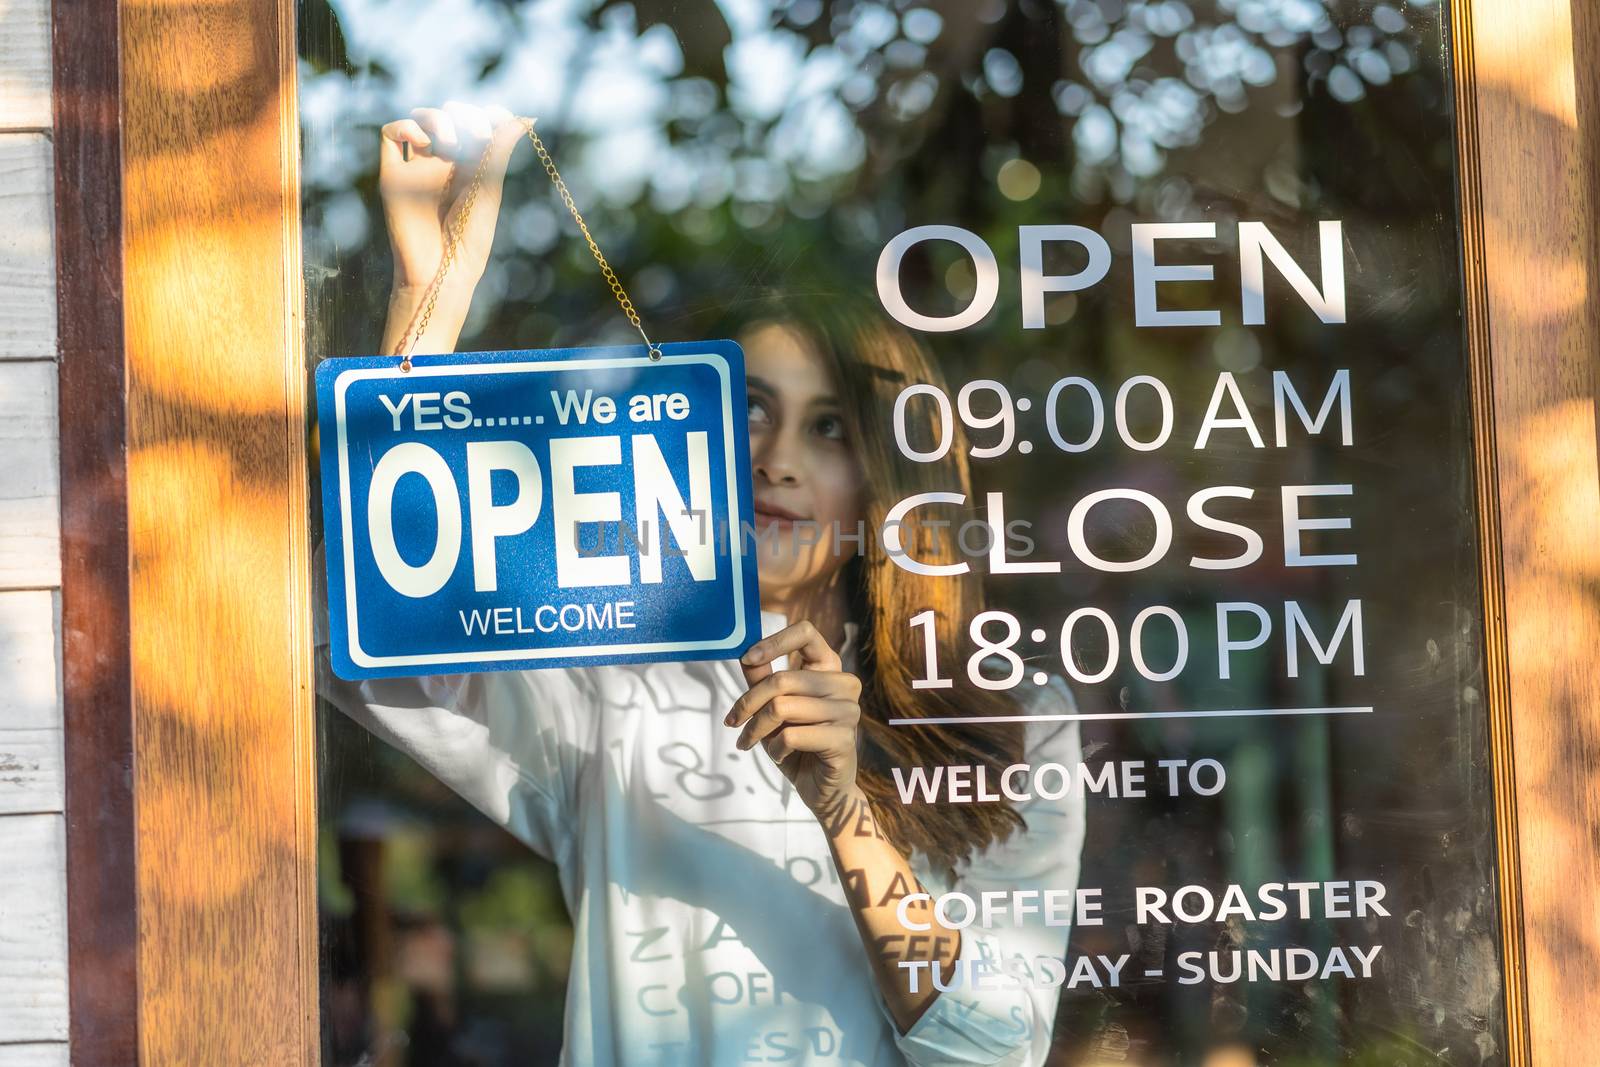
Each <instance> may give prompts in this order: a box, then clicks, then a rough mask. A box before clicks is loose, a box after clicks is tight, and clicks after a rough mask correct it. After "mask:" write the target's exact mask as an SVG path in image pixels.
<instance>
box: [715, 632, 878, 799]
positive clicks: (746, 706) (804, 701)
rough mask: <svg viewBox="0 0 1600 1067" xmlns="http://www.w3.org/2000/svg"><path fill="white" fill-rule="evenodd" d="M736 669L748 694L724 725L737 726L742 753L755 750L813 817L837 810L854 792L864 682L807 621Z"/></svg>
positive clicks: (759, 647)
mask: <svg viewBox="0 0 1600 1067" xmlns="http://www.w3.org/2000/svg"><path fill="white" fill-rule="evenodd" d="M784 657H788V661H787V667H786V669H784V670H774V669H773V665H774V663H775V661H777V660H779V659H783V658H784ZM739 665H740V667H741V668H743V670H744V676H745V681H746V682H748V683H749V685H750V688H749V690H748V691H746V692H745V694H744V695H743V696H741V697H740V698H739V699H738V700H736V701H735V702H734V705H733V708H732V710H730V711H729V712H728V716H727V718H726V719H725V720H724V723H725V724H726V725H728V726H730V727H741V730H740V734H739V742H738V744H739V748H741V749H744V750H749V749H751V748H754V747H755V746H756V745H757V744H760V745H761V746H762V748H764V749H766V752H767V755H768V756H770V757H771V758H772V761H773V762H774V763H776V764H777V765H778V766H779V767H780V768H781V769H782V770H783V773H784V775H785V776H786V777H787V778H788V779H789V781H790V782H791V783H792V784H793V785H794V787H795V791H796V792H797V793H799V794H800V799H801V800H803V801H804V802H805V804H806V806H807V807H808V808H810V809H811V811H812V812H813V813H815V814H819V815H820V814H823V813H826V812H829V811H832V810H835V809H836V808H837V807H838V806H839V805H840V804H841V803H843V802H844V801H845V800H846V799H848V798H849V796H850V794H851V792H852V791H853V790H854V789H855V783H856V728H857V725H858V724H859V722H860V721H861V705H860V699H861V680H860V679H859V678H857V677H856V676H855V675H854V674H850V673H849V672H847V671H845V670H843V669H842V665H841V664H840V662H839V656H838V654H837V653H835V652H834V650H833V649H832V648H831V647H830V646H829V645H828V642H827V641H826V640H824V639H823V637H822V634H821V633H819V632H818V631H817V628H816V627H815V626H813V625H812V624H811V623H809V622H798V623H795V624H794V625H793V626H789V627H787V628H785V629H783V630H780V631H779V632H778V633H775V634H773V635H772V636H771V637H768V638H765V639H764V640H762V641H759V642H757V643H756V644H755V645H752V646H751V647H750V650H749V651H748V652H746V653H745V654H744V656H743V658H742V659H740V661H739Z"/></svg>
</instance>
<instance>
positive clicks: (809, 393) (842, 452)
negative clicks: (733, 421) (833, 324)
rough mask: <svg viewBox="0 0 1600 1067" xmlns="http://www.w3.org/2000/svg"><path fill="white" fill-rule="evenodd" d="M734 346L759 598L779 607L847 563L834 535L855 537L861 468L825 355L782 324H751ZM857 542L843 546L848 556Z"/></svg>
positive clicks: (860, 514)
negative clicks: (745, 385) (739, 354)
mask: <svg viewBox="0 0 1600 1067" xmlns="http://www.w3.org/2000/svg"><path fill="white" fill-rule="evenodd" d="M739 341H740V344H741V346H742V347H743V348H744V353H745V370H746V376H747V378H748V380H749V385H750V459H751V474H752V476H753V478H754V480H755V525H756V536H755V538H754V541H755V550H756V560H757V566H758V568H759V571H760V575H761V597H762V601H763V603H764V605H765V606H768V607H782V606H784V605H786V604H788V603H791V602H792V601H793V600H794V599H795V597H796V596H797V595H798V594H802V593H804V592H806V591H809V590H812V589H815V588H817V587H819V586H820V585H822V584H823V583H825V582H826V581H827V580H828V579H830V578H832V577H833V576H834V575H835V574H837V573H838V571H839V569H840V568H841V567H843V566H844V563H845V552H844V551H842V550H840V549H839V548H838V547H837V546H838V542H837V541H836V540H835V536H836V532H839V533H843V534H845V535H847V536H851V537H853V536H854V535H855V534H856V532H857V531H856V523H857V522H858V521H860V520H861V519H862V518H863V516H864V514H865V511H864V509H863V507H862V477H861V468H860V466H859V465H858V463H857V462H856V458H855V455H854V454H853V452H852V451H851V449H852V447H853V446H852V442H851V441H850V440H849V438H848V436H847V433H846V430H845V423H844V414H843V412H842V410H841V408H840V404H839V399H838V384H837V383H836V382H835V381H834V378H833V374H832V372H831V371H830V369H829V367H828V364H827V362H826V360H825V359H824V358H823V356H822V354H821V353H819V352H818V351H816V349H815V348H814V347H813V346H812V345H811V343H810V342H808V341H807V340H806V339H805V337H804V336H803V335H802V334H800V333H799V332H797V331H795V330H794V329H792V328H790V327H788V326H784V325H781V324H767V325H763V326H758V327H756V328H755V329H753V330H751V331H750V332H748V333H746V334H745V335H744V336H742V337H741V338H740V339H739ZM857 544H859V542H854V541H847V542H846V545H847V546H848V547H849V550H850V551H851V552H852V553H853V552H854V551H855V546H856V545H857Z"/></svg>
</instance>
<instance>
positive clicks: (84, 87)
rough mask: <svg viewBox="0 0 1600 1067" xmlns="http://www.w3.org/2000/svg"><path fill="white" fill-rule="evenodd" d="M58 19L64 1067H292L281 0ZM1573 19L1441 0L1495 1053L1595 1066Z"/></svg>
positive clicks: (1591, 723) (310, 1051) (1592, 35)
mask: <svg viewBox="0 0 1600 1067" xmlns="http://www.w3.org/2000/svg"><path fill="white" fill-rule="evenodd" d="M53 2H54V49H53V51H54V65H55V72H56V73H55V120H54V145H55V154H56V242H57V243H56V248H57V261H58V263H57V283H58V304H59V321H60V324H61V326H60V346H61V352H60V355H61V468H62V471H61V474H62V478H61V499H62V556H63V566H62V644H63V652H62V655H63V662H64V683H63V684H64V700H65V726H66V767H67V786H66V788H67V822H68V832H67V868H68V869H67V875H68V923H69V952H70V964H71V969H70V976H69V983H70V990H71V1013H72V1016H71V1018H72V1022H71V1038H72V1050H73V1053H72V1054H73V1061H74V1062H75V1063H78V1064H83V1065H85V1067H88V1065H95V1067H99V1065H101V1064H110V1063H118V1064H120V1063H134V1062H138V1063H148V1064H166V1063H191V1062H192V1063H238V1064H256V1063H270V1064H273V1065H280V1064H301V1065H306V1067H310V1065H313V1064H315V1063H316V1062H317V1059H318V1053H319V1047H320V1039H319V1032H318V1016H317V1006H318V997H317V993H318V989H317V927H316V893H315V887H316V881H315V856H316V837H315V833H316V819H315V775H314V762H313V760H314V745H313V738H314V730H313V728H312V699H311V685H310V678H311V662H310V655H311V653H310V644H311V643H310V636H309V635H310V627H309V614H308V613H309V604H308V596H307V590H308V589H309V581H308V573H307V571H308V566H309V558H308V554H307V551H306V547H307V536H308V531H307V529H306V523H307V506H306V505H307V497H306V406H305V405H306V397H305V381H306V376H305V366H304V354H303V350H302V309H303V306H304V301H303V294H302V287H301V278H300V260H299V255H300V215H299V196H298V123H297V115H296V103H295V90H296V64H295V58H296V57H295V36H294V16H295V10H294V3H293V0H208V2H207V4H206V5H205V6H204V8H203V10H202V9H201V8H199V7H197V6H185V5H183V4H178V3H172V2H170V0H53ZM1584 3H1585V0H1451V4H1450V7H1451V13H1452V27H1453V35H1452V50H1453V52H1454V56H1455V63H1456V67H1455V70H1456V83H1455V99H1456V105H1457V124H1458V134H1459V136H1458V148H1459V160H1460V191H1461V204H1462V220H1461V221H1462V233H1463V242H1464V251H1465V281H1464V308H1465V316H1466V322H1467V335H1468V350H1469V356H1470V364H1471V372H1472V383H1473V414H1474V423H1475V425H1476V428H1477V434H1476V441H1475V447H1476V457H1475V458H1476V473H1477V485H1478V494H1479V503H1480V507H1479V512H1480V514H1479V521H1480V532H1481V534H1482V538H1483V544H1484V546H1485V547H1484V552H1483V569H1482V573H1483V578H1484V591H1485V592H1484V596H1485V604H1484V608H1485V626H1486V631H1487V632H1486V638H1487V640H1486V645H1485V649H1484V657H1485V662H1486V668H1487V677H1488V692H1487V693H1486V694H1484V698H1485V699H1486V700H1487V701H1488V706H1489V709H1490V725H1491V750H1492V753H1493V762H1494V787H1495V810H1496V832H1497V842H1498V851H1499V862H1500V868H1499V869H1500V874H1501V877H1500V880H1499V893H1500V901H1501V906H1502V912H1503V918H1504V921H1503V930H1504V952H1505V960H1506V966H1505V975H1506V981H1505V985H1504V995H1505V1003H1506V1010H1507V1018H1508V1022H1509V1026H1510V1030H1511V1046H1510V1049H1509V1051H1508V1061H1509V1062H1510V1063H1511V1064H1512V1065H1513V1067H1565V1065H1566V1064H1570V1063H1579V1062H1584V1060H1585V1058H1586V1057H1587V1056H1588V1055H1589V1054H1590V1050H1591V1049H1594V1048H1597V1047H1600V929H1597V924H1596V919H1595V917H1594V916H1593V915H1592V914H1590V913H1589V911H1588V910H1585V909H1583V907H1582V904H1583V902H1585V901H1593V900H1595V899H1600V856H1597V855H1596V850H1595V848H1594V841H1595V837H1596V828H1597V827H1600V804H1597V802H1596V800H1595V797H1594V794H1595V789H1594V787H1593V785H1592V782H1593V781H1594V780H1595V779H1596V777H1597V773H1596V772H1597V769H1596V768H1595V767H1593V766H1592V758H1593V753H1595V752H1600V674H1597V673H1596V672H1595V671H1594V670H1593V668H1592V666H1591V665H1590V655H1592V653H1589V651H1588V650H1590V649H1592V648H1593V647H1594V645H1595V644H1596V641H1597V639H1600V600H1597V598H1596V597H1595V596H1594V595H1593V594H1592V593H1591V592H1589V588H1588V587H1589V586H1592V584H1593V580H1594V578H1595V576H1596V574H1600V566H1596V565H1595V564H1594V560H1595V558H1596V554H1595V552H1594V551H1593V549H1592V548H1591V546H1590V544H1589V543H1590V542H1592V541H1593V536H1592V531H1593V530H1596V529H1600V445H1597V440H1600V434H1597V428H1596V403H1595V401H1596V395H1597V378H1600V373H1597V357H1596V353H1597V352H1600V291H1597V290H1600V234H1597V232H1596V219H1597V213H1596V208H1597V206H1600V205H1597V204H1596V199H1597V196H1600V187H1597V181H1596V179H1597V177H1600V12H1589V11H1586V10H1585V8H1584ZM1575 60H1576V61H1575ZM1573 754H1577V755H1579V756H1580V757H1581V756H1588V757H1589V760H1590V762H1586V761H1585V760H1584V759H1582V758H1579V759H1576V760H1575V759H1573V758H1572V756H1573Z"/></svg>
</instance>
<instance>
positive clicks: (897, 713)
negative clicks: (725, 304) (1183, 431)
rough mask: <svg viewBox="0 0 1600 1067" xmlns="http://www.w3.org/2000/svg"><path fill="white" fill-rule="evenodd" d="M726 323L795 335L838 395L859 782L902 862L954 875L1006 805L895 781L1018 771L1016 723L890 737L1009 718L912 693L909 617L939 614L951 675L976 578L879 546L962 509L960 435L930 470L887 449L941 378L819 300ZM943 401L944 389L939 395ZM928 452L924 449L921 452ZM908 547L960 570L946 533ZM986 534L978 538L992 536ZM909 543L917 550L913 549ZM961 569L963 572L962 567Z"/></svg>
mask: <svg viewBox="0 0 1600 1067" xmlns="http://www.w3.org/2000/svg"><path fill="white" fill-rule="evenodd" d="M733 311H734V315H735V318H734V321H732V322H729V321H727V320H724V321H723V322H722V323H721V325H722V327H723V329H724V331H725V333H724V334H723V335H724V336H734V337H737V336H739V334H740V333H743V332H746V331H748V330H750V329H752V328H754V327H756V326H758V325H763V324H773V325H781V326H783V327H786V328H788V329H790V330H793V331H795V332H796V333H798V334H800V335H801V336H802V337H803V338H805V339H806V340H807V341H809V342H810V343H811V344H812V345H813V346H814V347H815V349H816V351H817V352H818V353H819V354H820V355H821V356H822V357H823V358H824V359H825V360H826V361H827V362H828V364H829V366H830V368H831V370H832V371H833V375H834V381H835V384H836V385H837V387H838V393H839V403H840V405H841V408H842V414H843V416H844V420H845V425H846V432H847V434H848V441H849V442H850V445H851V448H852V451H853V452H854V453H855V455H856V456H857V459H858V462H859V463H860V465H861V470H862V473H863V475H864V478H863V482H864V484H865V485H866V487H867V492H866V494H865V499H864V500H863V505H864V511H865V514H866V529H867V536H866V538H865V539H864V543H863V546H862V549H861V552H860V555H859V556H857V557H856V558H853V559H851V560H850V561H848V562H847V563H846V565H845V567H844V568H843V571H842V577H843V580H844V581H845V582H846V583H848V592H849V595H850V599H851V615H852V617H853V618H854V619H855V620H856V622H857V624H858V625H859V626H860V631H859V636H858V641H859V648H860V658H859V662H858V664H857V670H858V672H859V674H860V677H861V683H862V691H861V712H862V715H861V730H862V732H863V734H864V739H863V745H862V751H861V762H860V766H859V768H858V771H857V778H856V781H857V783H858V784H859V785H860V787H861V789H862V791H863V792H864V793H866V795H867V796H868V797H869V798H870V799H871V801H872V803H873V808H874V810H875V814H876V816H877V820H878V823H879V825H880V826H881V827H882V828H883V829H884V831H885V832H886V833H887V834H888V836H889V838H890V840H891V841H893V842H894V843H895V845H897V846H898V847H899V848H900V849H901V850H902V851H906V852H909V851H911V850H917V851H920V852H922V853H923V854H924V855H925V856H927V857H928V859H929V861H930V862H931V863H933V864H934V865H935V867H936V868H938V869H941V870H946V871H948V870H952V869H954V868H955V867H956V866H957V865H958V864H959V863H961V862H962V861H963V860H966V859H967V858H969V857H970V856H971V855H972V854H973V853H975V852H978V851H981V850H982V849H984V848H985V847H987V846H988V845H989V844H990V843H992V842H996V841H1003V840H1005V839H1006V838H1008V837H1010V835H1011V833H1012V832H1013V831H1014V830H1015V829H1016V828H1017V827H1019V826H1021V825H1022V818H1021V816H1019V815H1018V814H1017V812H1016V811H1015V810H1014V808H1013V807H1012V805H1011V802H1010V801H1009V800H1005V799H1002V800H999V801H995V802H986V803H981V804H980V803H964V804H950V803H948V802H946V801H944V800H937V801H935V802H934V803H932V804H927V803H925V802H922V801H919V802H918V803H917V804H915V805H907V804H903V803H902V802H901V800H900V794H899V790H898V789H897V788H896V785H895V782H894V778H893V768H896V767H899V768H902V774H905V773H906V772H907V771H908V770H909V769H910V768H912V767H919V766H920V767H945V766H951V765H973V766H977V765H982V766H984V767H986V768H987V773H988V780H989V781H991V782H994V781H996V780H997V779H998V777H999V772H1000V771H1001V770H1003V769H1004V768H1005V767H1007V766H1009V765H1011V764H1013V763H1016V762H1017V761H1019V760H1020V759H1021V758H1022V750H1023V731H1022V728H1021V725H1020V724H1016V723H999V724H993V723H979V724H973V725H956V724H945V723H935V724H929V725H925V726H924V725H917V726H891V725H890V724H889V721H890V720H891V719H921V718H930V719H937V718H946V717H979V716H993V715H1005V714H1008V713H1014V712H1015V710H1016V706H1015V704H1014V702H1013V701H1012V700H1011V699H1010V698H1008V697H1007V696H1006V695H1005V694H1003V693H1000V692H994V691H988V690H981V689H974V688H971V687H963V688H962V689H961V690H960V694H961V695H960V696H959V697H958V696H956V695H955V693H956V692H957V691H956V690H955V689H953V688H951V689H913V688H912V681H913V679H914V678H915V677H917V676H918V675H919V674H920V673H921V670H922V669H923V666H922V664H923V655H924V651H923V640H924V638H923V636H922V634H921V633H920V632H919V631H914V630H913V629H912V628H911V625H910V620H911V618H912V616H914V615H916V614H918V613H920V612H923V611H927V610H929V609H932V610H933V611H934V612H935V613H936V619H937V625H936V627H935V632H936V649H937V653H938V657H939V658H938V662H939V663H940V665H941V669H942V670H943V672H944V673H946V674H949V673H951V672H953V671H958V670H961V669H962V668H963V667H964V665H965V664H966V661H967V653H964V652H963V651H962V647H963V645H964V643H965V642H964V640H963V638H964V636H965V631H966V625H967V622H968V621H969V620H971V619H972V618H973V617H974V616H976V615H977V614H978V613H979V612H981V611H982V610H983V591H982V587H981V579H980V577H979V576H978V575H977V574H976V573H974V572H973V571H971V570H969V571H968V572H967V573H966V574H963V575H959V576H951V577H926V576H923V575H918V574H913V573H911V572H910V571H908V570H906V569H905V568H903V567H901V566H899V565H898V564H896V563H895V562H894V561H893V560H892V559H891V558H890V555H889V552H888V551H887V549H886V548H885V547H884V545H883V544H882V542H881V539H880V536H879V534H880V532H881V531H882V529H883V526H884V521H885V518H886V517H887V515H888V512H889V509H890V508H892V507H893V506H894V505H895V504H896V503H897V502H899V501H901V500H904V499H905V498H906V497H909V496H911V495H913V494H916V493H926V492H934V491H942V492H952V493H960V494H962V495H964V496H965V497H966V498H967V501H968V504H969V505H971V503H972V480H971V472H970V471H969V469H968V465H967V447H966V441H965V438H964V435H963V433H962V429H961V427H960V425H959V424H957V425H956V426H955V427H954V428H953V429H954V441H953V443H952V445H951V448H950V451H949V454H948V455H946V456H945V457H944V458H943V459H941V460H939V461H938V462H937V463H914V462H912V461H910V460H909V459H907V458H906V457H905V456H904V455H902V454H901V452H900V449H899V448H898V447H897V445H896V443H895V439H894V430H893V427H892V425H891V417H890V415H891V412H893V410H894V405H895V399H896V398H897V397H898V396H899V395H900V392H901V390H903V389H904V388H905V387H906V386H908V385H915V384H918V383H926V384H929V385H933V386H935V387H937V388H940V389H944V388H945V384H944V377H943V375H942V374H940V372H939V370H938V368H937V367H936V366H935V365H934V363H933V361H932V360H931V358H930V357H929V355H928V353H927V351H926V350H925V349H924V348H923V346H922V345H921V344H919V343H918V342H917V341H916V339H915V338H914V337H912V336H911V335H910V334H909V333H907V332H906V331H905V330H902V329H900V328H899V327H897V326H895V325H893V324H892V323H890V322H888V321H887V320H886V319H884V318H883V316H882V315H881V314H878V313H876V311H875V309H874V310H868V309H866V308H863V307H860V306H855V305H853V304H852V303H851V302H848V301H843V300H840V299H839V298H837V297H834V296H830V297H828V298H827V299H826V300H825V301H797V300H795V299H793V298H780V297H771V296H768V297H763V298H761V299H759V300H756V301H748V302H745V301H741V302H740V304H739V306H738V307H736V308H735V309H733ZM946 395H949V394H948V390H946ZM906 419H907V427H906V428H907V433H908V436H909V437H910V439H911V440H912V441H915V442H930V441H934V440H937V439H938V435H939V432H940V427H938V426H937V425H936V424H935V419H936V415H935V414H934V407H933V405H931V404H912V405H908V406H907V411H906ZM924 447H925V446H924ZM903 532H904V535H905V537H906V548H907V549H908V550H914V552H915V555H916V558H917V559H918V560H920V561H922V562H925V563H930V564H943V563H955V562H959V561H961V559H962V557H961V553H960V550H959V546H958V543H957V538H956V536H955V532H954V529H953V528H952V529H947V530H943V531H938V530H933V531H925V532H927V533H933V534H939V536H931V537H929V536H924V537H915V536H914V535H915V534H916V533H917V531H916V530H915V529H913V527H912V526H911V525H910V524H909V523H907V525H906V527H905V529H904V531H903ZM1003 533H1004V532H1003V531H998V530H992V531H989V536H991V537H997V536H1003ZM914 542H915V543H914ZM967 562H971V561H970V560H968V561H967Z"/></svg>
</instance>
